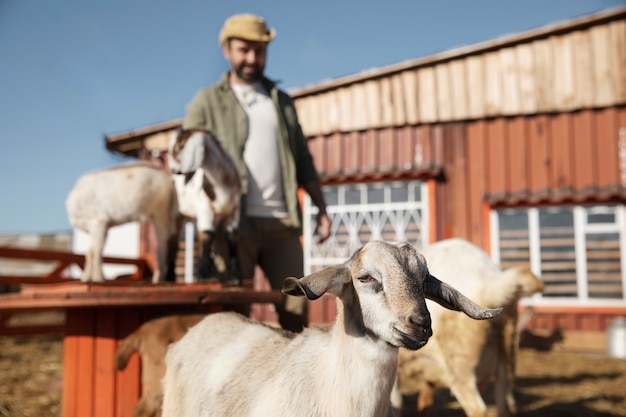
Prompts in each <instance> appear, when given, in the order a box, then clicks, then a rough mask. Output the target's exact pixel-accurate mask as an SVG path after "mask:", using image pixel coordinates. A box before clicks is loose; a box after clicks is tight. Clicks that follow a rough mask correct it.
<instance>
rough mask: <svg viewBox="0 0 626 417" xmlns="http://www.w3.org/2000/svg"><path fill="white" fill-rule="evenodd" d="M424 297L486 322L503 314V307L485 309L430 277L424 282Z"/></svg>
mask: <svg viewBox="0 0 626 417" xmlns="http://www.w3.org/2000/svg"><path fill="white" fill-rule="evenodd" d="M424 295H425V296H426V298H428V299H431V300H433V301H435V302H436V303H438V304H441V305H442V306H444V307H445V308H448V309H450V310H455V311H462V312H463V313H465V314H466V315H468V316H469V317H471V318H473V319H476V320H484V319H491V318H494V317H496V316H498V315H500V313H502V310H503V309H502V307H499V308H485V307H482V306H480V305H478V304H476V303H475V302H473V301H472V300H470V299H469V298H467V297H466V296H464V295H463V294H461V292H460V291H458V290H457V289H455V288H453V287H451V286H450V285H448V284H446V283H445V282H442V281H440V280H438V279H437V278H435V277H433V276H432V275H429V276H428V278H426V280H425V281H424Z"/></svg>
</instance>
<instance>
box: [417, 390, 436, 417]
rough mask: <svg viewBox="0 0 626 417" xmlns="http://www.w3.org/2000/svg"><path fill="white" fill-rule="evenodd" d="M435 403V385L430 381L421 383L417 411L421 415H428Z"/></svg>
mask: <svg viewBox="0 0 626 417" xmlns="http://www.w3.org/2000/svg"><path fill="white" fill-rule="evenodd" d="M434 404H435V385H434V384H433V383H431V382H429V381H424V382H422V384H421V387H420V390H419V393H418V394H417V413H418V415H419V416H420V417H428V415H430V412H431V410H432V409H433V405H434Z"/></svg>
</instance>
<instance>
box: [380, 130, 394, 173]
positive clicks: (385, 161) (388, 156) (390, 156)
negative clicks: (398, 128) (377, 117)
mask: <svg viewBox="0 0 626 417" xmlns="http://www.w3.org/2000/svg"><path fill="white" fill-rule="evenodd" d="M394 133H395V132H394V129H393V128H385V129H381V130H379V131H378V155H379V158H380V159H379V161H380V162H379V164H378V171H379V172H380V173H389V172H392V171H394V170H397V169H398V163H397V159H396V157H395V156H396V152H395V148H396V143H395V142H396V140H395V134H394Z"/></svg>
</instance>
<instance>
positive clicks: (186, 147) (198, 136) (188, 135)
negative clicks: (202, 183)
mask: <svg viewBox="0 0 626 417" xmlns="http://www.w3.org/2000/svg"><path fill="white" fill-rule="evenodd" d="M207 134H210V133H208V132H206V131H204V130H199V129H190V130H183V129H177V130H174V131H172V132H171V134H170V139H169V146H168V152H167V155H168V163H169V167H170V171H171V172H173V173H175V174H190V173H193V172H194V171H195V170H196V169H198V168H200V167H202V164H203V163H204V157H205V149H204V148H205V146H204V141H205V137H206V135H207Z"/></svg>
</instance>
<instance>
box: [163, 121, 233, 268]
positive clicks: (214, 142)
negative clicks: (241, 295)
mask: <svg viewBox="0 0 626 417" xmlns="http://www.w3.org/2000/svg"><path fill="white" fill-rule="evenodd" d="M168 156H169V166H170V170H171V171H172V173H173V174H174V184H175V188H176V194H177V196H178V205H179V209H180V212H181V213H182V214H183V215H184V216H186V217H188V218H190V219H193V220H195V221H196V224H197V228H198V230H199V231H200V233H201V238H202V245H201V246H202V254H201V256H200V261H201V262H200V265H199V274H200V276H201V277H203V278H207V277H211V276H214V275H215V274H216V273H217V274H220V273H223V272H224V271H225V269H226V268H227V266H226V265H225V263H226V260H223V264H222V265H215V264H214V263H213V255H214V252H213V244H214V239H215V233H216V231H217V229H218V228H219V227H220V226H223V227H224V228H225V229H226V231H227V232H228V233H229V243H230V248H229V258H230V265H229V267H230V268H231V272H232V273H234V274H235V275H237V274H238V267H237V264H236V259H237V257H236V235H235V234H236V230H237V227H238V225H239V206H240V199H241V181H240V178H239V173H238V171H237V166H236V165H235V161H234V160H233V159H232V157H231V156H230V155H229V154H228V153H227V152H226V151H225V150H224V148H223V147H222V145H221V143H220V141H219V139H218V138H216V137H215V136H214V135H213V134H211V133H210V132H208V131H205V130H201V129H190V130H177V131H174V132H173V134H172V136H171V138H170V144H169V152H168Z"/></svg>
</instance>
